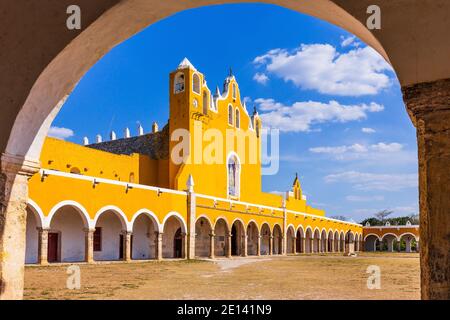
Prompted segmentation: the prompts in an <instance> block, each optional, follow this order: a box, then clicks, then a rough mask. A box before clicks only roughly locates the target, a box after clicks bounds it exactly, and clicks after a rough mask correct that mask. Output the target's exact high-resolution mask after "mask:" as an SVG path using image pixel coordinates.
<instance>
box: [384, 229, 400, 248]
mask: <svg viewBox="0 0 450 320" xmlns="http://www.w3.org/2000/svg"><path fill="white" fill-rule="evenodd" d="M380 242H381V243H380V245H381V248H380V249H381V250H387V251H388V252H394V251H395V249H398V243H399V242H400V238H399V237H398V236H397V235H396V234H394V233H390V232H389V233H385V234H383V236H382V237H381V241H380Z"/></svg>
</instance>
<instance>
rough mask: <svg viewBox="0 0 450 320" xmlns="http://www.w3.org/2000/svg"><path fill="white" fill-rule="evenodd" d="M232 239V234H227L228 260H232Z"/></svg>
mask: <svg viewBox="0 0 450 320" xmlns="http://www.w3.org/2000/svg"><path fill="white" fill-rule="evenodd" d="M231 239H232V237H231V233H227V234H226V241H227V243H226V247H225V250H226V256H227V258H231Z"/></svg>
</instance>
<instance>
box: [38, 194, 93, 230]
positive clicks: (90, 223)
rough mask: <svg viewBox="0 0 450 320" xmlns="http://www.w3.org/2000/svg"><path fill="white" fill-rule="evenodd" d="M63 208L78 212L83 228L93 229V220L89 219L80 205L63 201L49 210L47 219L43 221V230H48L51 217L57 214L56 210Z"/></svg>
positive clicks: (70, 201)
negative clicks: (73, 209)
mask: <svg viewBox="0 0 450 320" xmlns="http://www.w3.org/2000/svg"><path fill="white" fill-rule="evenodd" d="M63 207H73V208H75V209H76V210H77V211H78V213H79V214H80V216H81V219H82V220H83V224H84V227H85V228H88V229H94V228H95V223H94V220H93V219H91V217H90V216H89V213H88V212H87V210H86V209H85V208H84V207H83V206H82V205H81V204H80V203H78V202H76V201H73V200H64V201H61V202H58V203H57V204H56V205H54V206H53V208H52V209H51V210H50V212H49V214H48V216H47V218H46V219H45V223H44V227H45V228H47V229H50V226H51V223H52V220H53V217H54V216H55V214H56V213H57V212H58V210H59V209H61V208H63Z"/></svg>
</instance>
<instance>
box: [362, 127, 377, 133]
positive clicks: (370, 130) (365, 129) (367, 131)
mask: <svg viewBox="0 0 450 320" xmlns="http://www.w3.org/2000/svg"><path fill="white" fill-rule="evenodd" d="M361 131H362V132H363V133H375V132H376V130H375V129H372V128H362V129H361Z"/></svg>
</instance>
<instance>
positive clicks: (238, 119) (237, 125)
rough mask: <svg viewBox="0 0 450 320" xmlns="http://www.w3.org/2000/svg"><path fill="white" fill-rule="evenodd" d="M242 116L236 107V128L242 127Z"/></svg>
mask: <svg viewBox="0 0 450 320" xmlns="http://www.w3.org/2000/svg"><path fill="white" fill-rule="evenodd" d="M240 126H241V118H240V117H239V109H236V128H240Z"/></svg>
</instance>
